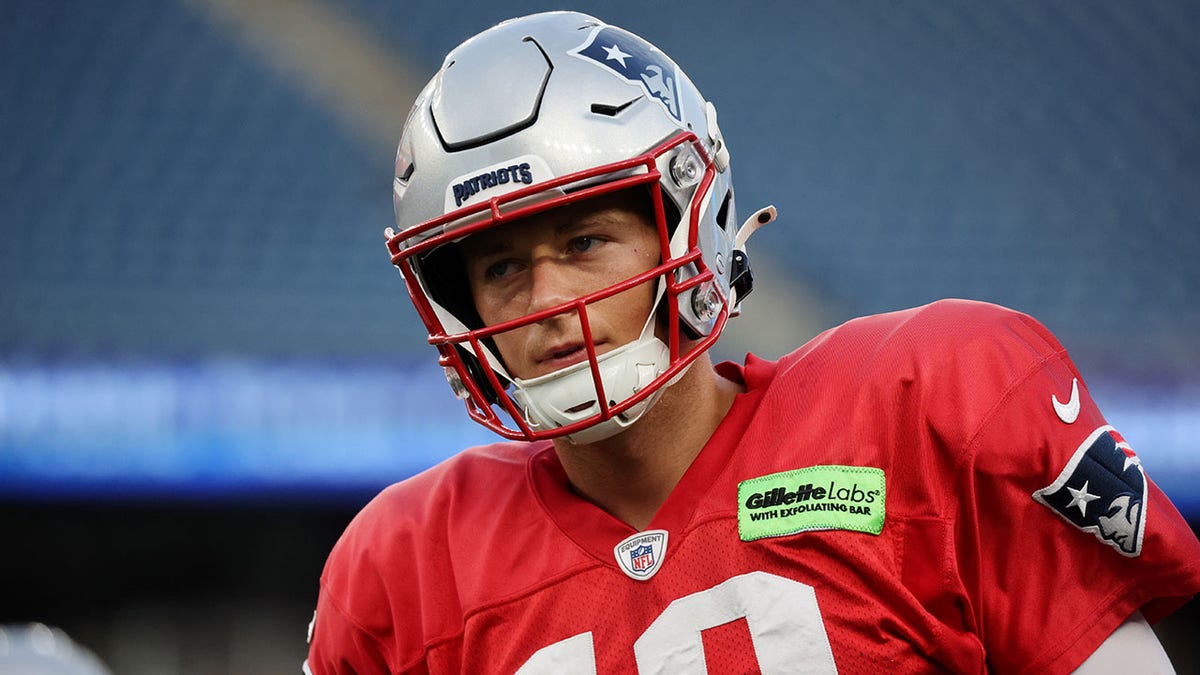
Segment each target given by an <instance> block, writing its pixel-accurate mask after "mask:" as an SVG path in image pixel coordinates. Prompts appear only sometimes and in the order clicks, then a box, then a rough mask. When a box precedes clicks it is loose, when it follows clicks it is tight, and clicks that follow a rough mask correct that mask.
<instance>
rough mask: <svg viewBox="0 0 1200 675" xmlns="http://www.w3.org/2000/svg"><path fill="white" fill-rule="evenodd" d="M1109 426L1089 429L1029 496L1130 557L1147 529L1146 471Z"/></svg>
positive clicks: (1140, 546)
mask: <svg viewBox="0 0 1200 675" xmlns="http://www.w3.org/2000/svg"><path fill="white" fill-rule="evenodd" d="M1113 432H1114V429H1113V428H1112V427H1110V426H1103V427H1100V428H1099V429H1097V430H1096V431H1094V432H1092V435H1091V436H1089V437H1088V438H1087V440H1085V441H1084V442H1083V444H1082V445H1080V446H1079V449H1077V450H1076V451H1075V454H1074V455H1072V456H1071V459H1070V461H1068V462H1067V465H1066V467H1065V468H1063V470H1062V473H1060V474H1059V476H1058V478H1057V479H1056V480H1055V481H1054V482H1053V483H1051V484H1050V485H1047V486H1046V487H1044V488H1042V489H1041V490H1038V491H1037V492H1034V493H1033V498H1034V499H1035V500H1037V501H1038V502H1040V503H1042V504H1044V505H1046V506H1048V507H1050V508H1051V509H1052V510H1053V511H1054V512H1055V513H1057V514H1058V515H1059V516H1061V517H1062V518H1063V519H1065V520H1066V521H1067V522H1069V523H1071V524H1072V525H1074V526H1075V527H1078V528H1079V529H1081V530H1083V531H1084V532H1090V533H1091V534H1093V535H1095V536H1096V538H1097V539H1099V540H1100V541H1102V542H1104V543H1106V544H1108V545H1109V546H1112V547H1113V548H1115V549H1117V550H1118V551H1120V552H1121V554H1122V555H1125V556H1129V557H1131V558H1132V557H1136V556H1138V555H1140V554H1141V552H1142V537H1143V535H1144V534H1145V529H1146V487H1147V486H1146V474H1145V472H1144V471H1143V470H1142V462H1141V460H1139V459H1138V457H1137V455H1135V454H1133V451H1132V450H1131V449H1130V448H1129V444H1127V443H1124V442H1118V441H1117V438H1116V437H1115V436H1114V435H1113Z"/></svg>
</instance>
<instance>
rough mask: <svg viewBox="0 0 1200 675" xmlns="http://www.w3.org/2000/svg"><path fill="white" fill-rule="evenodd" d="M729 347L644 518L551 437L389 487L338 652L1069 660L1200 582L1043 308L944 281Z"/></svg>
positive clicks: (887, 665) (320, 618)
mask: <svg viewBox="0 0 1200 675" xmlns="http://www.w3.org/2000/svg"><path fill="white" fill-rule="evenodd" d="M719 368H720V369H721V372H722V374H723V375H725V376H726V377H730V378H732V379H736V380H740V381H741V382H743V383H744V384H745V387H746V392H745V393H744V394H741V395H739V396H738V398H737V400H736V401H735V403H734V404H733V407H732V409H731V410H730V412H729V414H728V415H727V416H726V418H725V419H724V421H723V422H722V423H721V425H720V426H719V427H718V428H717V430H716V432H715V433H714V435H713V437H712V439H711V440H710V441H709V442H708V444H707V445H706V446H705V447H704V449H703V450H702V451H701V453H700V454H699V456H698V457H697V458H696V460H695V461H694V462H693V464H692V465H691V467H690V468H689V469H688V471H687V472H686V474H685V475H684V476H683V478H682V479H681V480H680V482H679V484H678V486H677V487H676V488H675V490H674V491H673V492H672V494H671V495H670V497H669V498H668V499H667V501H666V503H665V504H664V505H663V506H662V508H661V509H660V510H659V512H658V513H657V515H656V516H655V518H654V520H653V522H652V523H651V524H650V526H649V528H647V530H646V531H644V532H641V533H639V532H635V531H634V530H633V529H632V528H630V527H629V526H627V525H625V524H624V523H622V522H620V521H618V520H617V519H615V518H613V517H612V516H610V515H609V514H607V513H606V512H604V511H602V510H601V509H599V508H597V507H596V506H594V505H592V504H591V503H589V502H587V501H585V500H583V499H581V498H580V497H579V496H577V495H576V494H575V493H573V492H572V490H571V488H570V487H569V485H568V482H567V478H566V475H565V474H564V472H563V469H562V466H561V465H560V464H559V462H558V459H557V456H556V455H555V452H554V449H553V447H552V445H551V444H550V443H548V442H542V443H536V444H524V443H501V444H496V445H491V446H487V447H482V448H474V449H471V450H468V451H466V452H463V453H461V454H459V455H457V456H456V457H454V458H452V459H450V460H448V461H447V462H445V463H443V464H441V465H439V466H437V467H435V468H433V469H431V470H429V471H427V472H425V473H422V474H420V475H418V476H416V477H413V478H411V479H409V480H406V481H404V482H402V483H399V484H397V485H394V486H392V487H390V488H388V489H387V490H385V491H384V492H383V493H381V494H380V495H379V496H378V497H377V498H376V499H375V500H373V501H372V502H371V503H370V504H369V505H368V506H367V507H366V508H365V509H363V511H362V512H361V513H360V514H359V515H358V516H357V517H356V518H355V520H354V521H353V523H352V524H351V525H350V526H349V528H348V529H347V530H346V532H345V534H344V535H343V536H342V538H341V540H340V541H339V542H338V544H337V545H336V547H335V548H334V550H333V552H332V554H331V555H330V558H329V561H328V563H327V565H326V568H325V571H324V574H323V575H322V580H321V594H320V600H319V603H318V608H317V614H316V618H315V620H314V631H313V635H312V643H311V649H310V654H309V661H308V663H309V667H310V668H311V671H312V673H314V674H315V675H332V674H334V673H359V674H360V675H365V674H367V673H409V672H414V673H425V672H432V673H514V672H520V673H642V674H643V675H646V674H648V673H671V674H677V673H710V674H713V675H716V674H719V673H748V672H763V673H791V672H813V673H832V672H840V673H869V674H871V675H876V674H878V673H918V672H919V673H926V672H931V671H933V672H936V671H939V670H944V671H951V672H957V673H978V672H985V671H989V670H990V671H992V672H1003V673H1060V672H1068V671H1070V670H1072V669H1073V668H1075V667H1076V666H1078V665H1079V664H1080V663H1081V662H1082V661H1083V660H1084V659H1085V658H1086V657H1087V656H1088V655H1089V654H1091V652H1092V651H1094V650H1095V648H1096V647H1098V646H1099V645H1100V643H1101V642H1103V641H1104V639H1105V638H1106V637H1107V636H1108V635H1109V633H1111V632H1112V631H1113V629H1115V628H1116V627H1117V626H1118V625H1119V624H1120V623H1121V622H1122V621H1124V620H1125V619H1126V618H1127V617H1128V616H1129V615H1130V614H1131V613H1132V612H1134V611H1135V610H1139V609H1140V610H1141V611H1142V612H1143V613H1144V614H1145V616H1146V617H1147V619H1149V620H1150V621H1151V622H1155V621H1157V620H1158V619H1160V618H1161V617H1163V616H1164V615H1166V614H1167V613H1169V612H1171V611H1172V610H1174V609H1175V608H1177V607H1178V606H1180V605H1181V604H1182V603H1184V602H1186V601H1187V600H1188V599H1189V598H1190V597H1191V596H1192V595H1193V594H1195V593H1196V592H1197V591H1200V542H1197V540H1196V537H1195V535H1194V534H1193V533H1192V531H1191V530H1190V528H1189V527H1188V525H1187V523H1186V522H1185V521H1184V520H1183V518H1182V517H1180V515H1179V513H1178V512H1177V511H1176V509H1175V508H1174V506H1173V505H1172V504H1171V503H1170V502H1169V501H1168V500H1167V498H1166V497H1165V496H1164V495H1163V494H1162V492H1160V491H1159V490H1158V488H1157V487H1156V486H1155V485H1154V484H1153V483H1152V482H1151V481H1150V479H1149V478H1148V477H1147V473H1146V471H1145V470H1144V469H1143V467H1142V465H1141V462H1140V461H1139V460H1138V458H1137V456H1136V454H1135V453H1134V451H1133V450H1132V449H1131V448H1130V447H1129V444H1128V443H1126V442H1125V441H1124V439H1123V438H1122V437H1121V436H1120V435H1119V434H1118V433H1117V431H1116V430H1114V429H1112V428H1111V427H1109V426H1108V425H1107V423H1106V422H1105V420H1104V418H1103V417H1102V416H1101V414H1100V411H1099V410H1098V409H1097V408H1096V406H1095V404H1094V403H1093V401H1092V399H1091V396H1090V395H1089V393H1088V390H1087V388H1086V386H1085V385H1084V383H1083V380H1082V378H1081V377H1080V375H1079V373H1078V372H1077V371H1076V369H1075V366H1074V365H1073V364H1072V363H1071V361H1070V360H1069V358H1068V357H1067V354H1066V351H1065V350H1064V349H1063V347H1062V346H1061V345H1060V344H1059V343H1058V341H1057V340H1056V339H1055V338H1054V337H1053V336H1052V335H1051V334H1050V332H1049V331H1048V330H1046V329H1045V328H1044V327H1043V326H1041V325H1040V324H1039V323H1037V322H1036V321H1034V320H1033V319H1031V318H1029V317H1027V316H1025V315H1022V314H1019V313H1016V312H1012V311H1010V310H1006V309H1003V308H1000V307H996V306H994V305H988V304H983V303H974V302H967V301H943V302H939V303H934V304H932V305H928V306H925V307H922V308H917V309H914V310H908V311H904V312H897V313H891V314H884V315H877V316H871V317H866V318H862V319H858V320H854V321H851V322H849V323H847V324H845V325H843V326H840V327H838V328H835V329H832V330H830V331H827V332H826V333H824V334H822V335H821V336H819V337H817V338H815V339H814V340H813V341H811V342H810V343H809V344H807V345H805V346H804V347H802V348H801V349H799V350H797V351H796V352H794V353H792V354H790V355H788V356H786V357H785V358H783V359H781V360H780V361H778V362H768V361H763V360H761V359H757V358H755V357H753V356H751V357H748V359H747V361H746V364H745V365H744V366H736V365H733V364H722V365H721V366H719Z"/></svg>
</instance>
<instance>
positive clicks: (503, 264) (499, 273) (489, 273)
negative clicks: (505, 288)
mask: <svg viewBox="0 0 1200 675" xmlns="http://www.w3.org/2000/svg"><path fill="white" fill-rule="evenodd" d="M515 269H516V264H515V263H513V262H512V261H511V260H500V261H498V262H494V263H492V264H490V265H488V266H487V267H486V268H485V269H484V270H483V275H484V277H486V278H488V279H499V278H501V277H505V276H508V275H509V274H512V273H513V271H514V270H515Z"/></svg>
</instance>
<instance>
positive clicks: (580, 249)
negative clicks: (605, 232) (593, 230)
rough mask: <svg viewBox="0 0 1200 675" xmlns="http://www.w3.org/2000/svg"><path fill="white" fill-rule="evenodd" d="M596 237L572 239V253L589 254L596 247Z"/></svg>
mask: <svg viewBox="0 0 1200 675" xmlns="http://www.w3.org/2000/svg"><path fill="white" fill-rule="evenodd" d="M596 243H597V242H596V239H595V237H575V238H573V239H571V243H570V247H571V251H573V252H575V253H587V252H588V251H590V250H592V249H593V248H595V247H596Z"/></svg>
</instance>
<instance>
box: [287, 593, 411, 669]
mask: <svg viewBox="0 0 1200 675" xmlns="http://www.w3.org/2000/svg"><path fill="white" fill-rule="evenodd" d="M332 596H333V594H332V593H331V592H329V591H328V590H327V589H324V588H322V591H321V595H320V597H319V599H318V600H317V611H316V614H315V615H314V616H313V625H312V633H311V635H310V637H309V647H308V660H307V661H306V662H305V666H306V668H307V670H306V671H305V673H306V675H350V674H352V673H354V674H358V675H370V674H374V673H378V674H380V675H383V674H385V673H390V672H391V670H390V669H389V668H388V666H387V663H386V660H385V658H384V656H383V650H382V648H381V645H379V643H378V642H377V640H376V639H375V637H374V636H372V635H371V634H370V633H369V632H367V631H365V630H363V628H361V627H360V626H358V625H357V624H356V623H355V622H354V621H353V620H352V619H350V618H349V617H348V616H347V615H346V614H345V612H344V610H342V609H341V608H340V607H339V606H338V604H337V603H336V601H335V600H334V599H333V597H332Z"/></svg>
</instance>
